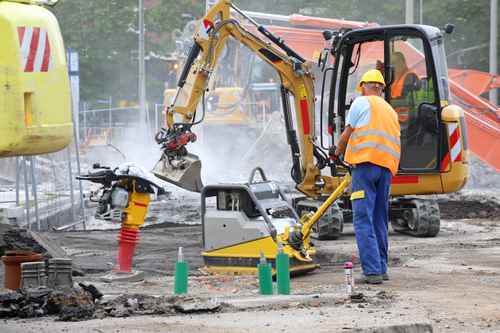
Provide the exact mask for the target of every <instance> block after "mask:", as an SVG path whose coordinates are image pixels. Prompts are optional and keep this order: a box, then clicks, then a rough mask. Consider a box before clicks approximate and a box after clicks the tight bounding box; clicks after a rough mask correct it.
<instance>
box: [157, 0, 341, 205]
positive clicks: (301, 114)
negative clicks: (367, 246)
mask: <svg viewBox="0 0 500 333" xmlns="http://www.w3.org/2000/svg"><path fill="white" fill-rule="evenodd" d="M242 17H243V19H246V20H248V21H250V23H251V24H252V25H253V26H255V30H252V31H250V30H249V29H247V28H245V27H243V25H242ZM261 36H262V37H261ZM230 38H232V39H234V40H236V41H238V42H239V43H241V44H243V45H245V46H246V47H247V48H248V49H249V50H251V51H252V52H253V53H254V54H256V55H257V56H258V57H259V58H261V59H262V60H263V61H265V62H266V63H268V64H269V65H271V66H272V67H273V68H274V69H275V70H276V71H277V73H278V74H279V77H280V79H281V97H282V104H283V112H284V115H283V116H284V120H285V126H286V131H287V140H288V144H289V146H290V151H291V155H292V161H293V166H292V171H291V176H292V178H293V180H294V181H295V182H296V184H297V189H298V190H300V191H301V192H303V193H304V194H306V195H307V196H310V197H318V196H320V195H321V194H324V193H328V194H330V193H332V192H333V191H334V190H335V188H337V187H338V185H339V184H340V181H341V180H340V179H338V178H334V177H332V176H324V175H321V173H320V169H321V168H323V167H325V166H327V165H330V163H331V162H330V160H329V158H328V156H327V154H326V153H325V152H324V151H322V150H321V149H320V148H319V147H317V146H316V145H315V140H316V138H315V126H314V124H315V119H314V118H315V112H314V102H315V97H314V86H313V84H314V79H313V76H312V74H311V71H310V64H308V63H307V62H306V61H305V59H303V58H302V57H301V56H300V55H298V54H297V53H296V52H294V51H293V50H292V49H290V48H289V47H288V46H287V45H286V44H285V43H284V41H283V40H282V39H280V38H278V37H276V36H275V35H273V34H272V33H271V32H269V31H268V30H267V29H266V28H265V27H264V26H262V25H259V24H258V23H257V22H255V21H254V20H253V19H251V18H250V17H248V16H246V15H245V14H244V13H243V12H242V11H241V10H240V9H238V8H237V7H236V6H234V5H233V4H232V2H231V1H230V0H221V1H219V2H218V3H217V4H216V5H214V6H213V7H212V8H211V9H210V10H209V11H208V12H207V14H206V15H205V16H204V17H203V18H202V20H201V23H200V27H199V31H198V32H197V33H196V34H195V36H194V42H193V45H192V47H191V50H190V52H189V55H188V57H187V60H186V63H185V66H184V68H183V70H182V72H181V75H180V77H179V81H178V84H177V90H176V94H175V96H174V98H173V102H172V103H171V105H169V106H167V107H166V110H165V111H166V124H167V127H166V128H165V129H162V130H161V131H160V132H159V133H158V134H157V136H156V140H157V142H158V143H159V144H161V145H162V151H163V154H162V157H161V159H160V161H159V162H158V163H157V165H156V166H155V168H154V170H153V172H154V173H155V175H156V176H158V177H160V178H162V179H164V180H167V181H169V182H171V183H174V184H176V185H178V186H180V187H182V188H185V189H188V190H191V191H198V192H199V191H200V190H201V188H202V183H201V177H200V171H201V162H200V161H199V159H198V158H197V156H196V155H193V154H190V153H188V151H187V149H186V145H187V144H188V143H190V142H194V141H195V140H196V135H195V134H194V133H193V132H192V127H193V126H195V125H197V124H199V123H200V122H202V121H203V117H204V110H205V106H204V101H203V99H204V94H205V92H206V91H207V90H208V89H209V81H210V77H211V75H212V73H213V72H214V69H215V67H216V65H217V63H218V61H219V58H220V55H221V52H222V50H223V47H224V46H225V44H226V43H227V41H228V39H230ZM200 102H201V105H202V114H201V115H199V114H197V113H198V106H199V105H200ZM293 113H295V115H293ZM294 119H295V120H296V123H294Z"/></svg>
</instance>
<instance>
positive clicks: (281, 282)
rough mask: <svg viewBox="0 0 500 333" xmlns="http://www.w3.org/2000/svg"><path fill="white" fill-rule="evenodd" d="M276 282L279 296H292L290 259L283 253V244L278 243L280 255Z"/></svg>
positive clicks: (277, 259) (277, 258)
mask: <svg viewBox="0 0 500 333" xmlns="http://www.w3.org/2000/svg"><path fill="white" fill-rule="evenodd" d="M276 282H277V284H278V294H280V295H290V257H288V254H286V253H284V252H283V244H282V243H281V242H278V254H277V255H276Z"/></svg>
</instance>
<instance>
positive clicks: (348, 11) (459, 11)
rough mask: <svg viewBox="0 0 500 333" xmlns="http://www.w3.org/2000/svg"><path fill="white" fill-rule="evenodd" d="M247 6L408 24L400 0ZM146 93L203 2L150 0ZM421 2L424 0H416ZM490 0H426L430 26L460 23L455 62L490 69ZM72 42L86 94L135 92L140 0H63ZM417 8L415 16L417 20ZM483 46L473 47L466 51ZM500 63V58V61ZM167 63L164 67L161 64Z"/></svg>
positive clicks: (286, 0) (62, 18) (59, 12)
mask: <svg viewBox="0 0 500 333" xmlns="http://www.w3.org/2000/svg"><path fill="white" fill-rule="evenodd" d="M234 1H235V3H236V4H237V5H238V6H239V7H240V8H242V9H245V10H252V11H260V12H266V13H273V14H281V15H289V14H292V13H303V14H306V15H315V16H322V17H331V18H344V19H347V20H356V21H370V22H378V23H380V24H397V23H403V21H404V16H405V8H404V4H405V2H404V1H401V0H385V1H379V0H351V1H345V0H266V1H262V0H256V1H248V0H234ZM145 2H146V4H149V5H148V8H147V10H146V12H145V24H146V30H147V39H146V41H147V43H146V48H147V50H146V54H147V55H150V57H148V59H150V60H148V64H149V65H148V91H149V94H148V98H149V99H150V101H151V102H159V101H160V99H161V90H162V87H163V82H162V80H161V78H160V77H161V75H162V72H161V71H159V70H158V68H159V67H158V66H153V64H154V62H155V60H154V59H155V57H156V56H166V55H168V53H169V52H171V51H172V50H173V48H174V46H175V44H174V39H173V34H172V31H174V30H175V29H182V28H183V26H184V25H185V24H186V23H187V22H188V21H189V20H191V19H193V18H198V17H200V16H201V15H202V14H203V11H204V8H205V1H204V0H146V1H145ZM415 3H416V6H417V7H418V3H419V1H415ZM489 4H490V1H489V0H475V1H472V0H425V1H423V14H424V20H423V21H424V22H423V23H424V24H430V25H435V26H438V27H443V26H444V24H446V23H453V24H455V25H456V31H455V33H454V34H453V35H451V36H448V37H447V40H446V42H447V44H446V45H447V51H448V54H449V55H450V57H449V63H450V66H453V67H462V68H474V69H479V70H484V71H487V70H488V45H487V43H488V40H489ZM54 13H55V15H56V16H57V17H58V20H59V23H60V25H61V29H62V31H63V36H64V39H65V43H66V47H70V48H73V49H76V50H78V51H79V52H80V55H81V58H80V59H81V82H82V84H81V89H82V99H83V100H87V101H95V100H98V99H105V98H107V97H108V96H112V97H113V99H114V100H118V99H127V100H136V98H137V45H138V36H137V33H136V31H137V0H88V1H75V0H61V1H60V2H59V4H58V5H57V6H56V7H55V8H54ZM417 13H418V8H416V16H417V17H416V22H417V23H418V14H417ZM471 47H477V48H475V49H473V50H471V51H466V52H461V51H460V50H463V49H466V48H471ZM499 62H500V61H499ZM160 67H161V65H160Z"/></svg>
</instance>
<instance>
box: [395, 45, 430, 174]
mask: <svg viewBox="0 0 500 333" xmlns="http://www.w3.org/2000/svg"><path fill="white" fill-rule="evenodd" d="M424 47H425V45H424V42H423V40H422V39H421V38H420V37H413V36H394V37H391V38H390V39H389V53H388V54H387V57H386V58H388V59H386V62H388V65H389V66H388V67H387V68H386V73H387V71H390V77H391V79H390V82H387V83H388V84H389V85H388V87H387V89H386V97H388V100H389V101H390V104H391V105H392V106H393V108H394V109H395V111H396V112H397V114H398V118H399V123H400V126H401V147H402V149H401V161H400V169H401V170H403V171H404V170H426V169H432V170H433V169H435V168H436V167H437V166H438V159H437V155H438V143H439V126H438V110H439V101H438V100H437V98H436V96H435V91H436V89H435V88H436V87H435V84H436V82H434V80H432V75H431V74H432V68H431V67H430V66H431V62H430V61H428V59H427V58H426V57H425V56H424V55H425V49H424ZM386 66H387V64H386Z"/></svg>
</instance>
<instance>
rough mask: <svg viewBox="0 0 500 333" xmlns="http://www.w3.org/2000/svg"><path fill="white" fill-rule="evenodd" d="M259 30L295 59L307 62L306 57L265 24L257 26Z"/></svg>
mask: <svg viewBox="0 0 500 333" xmlns="http://www.w3.org/2000/svg"><path fill="white" fill-rule="evenodd" d="M257 30H258V31H259V32H260V33H261V34H263V35H264V36H266V37H267V38H268V39H269V40H270V41H271V42H273V43H274V44H276V45H277V46H278V47H279V48H280V49H282V50H283V51H285V53H286V54H287V55H288V56H289V57H294V58H295V59H297V60H298V61H300V62H301V63H305V62H306V60H305V59H304V58H302V57H301V56H300V55H299V54H298V53H297V52H295V51H294V50H292V49H291V48H290V47H288V45H286V44H285V41H284V40H283V38H280V37H278V36H275V35H274V34H273V33H272V32H271V31H269V30H267V29H266V27H264V26H263V25H259V26H258V27H257Z"/></svg>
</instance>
